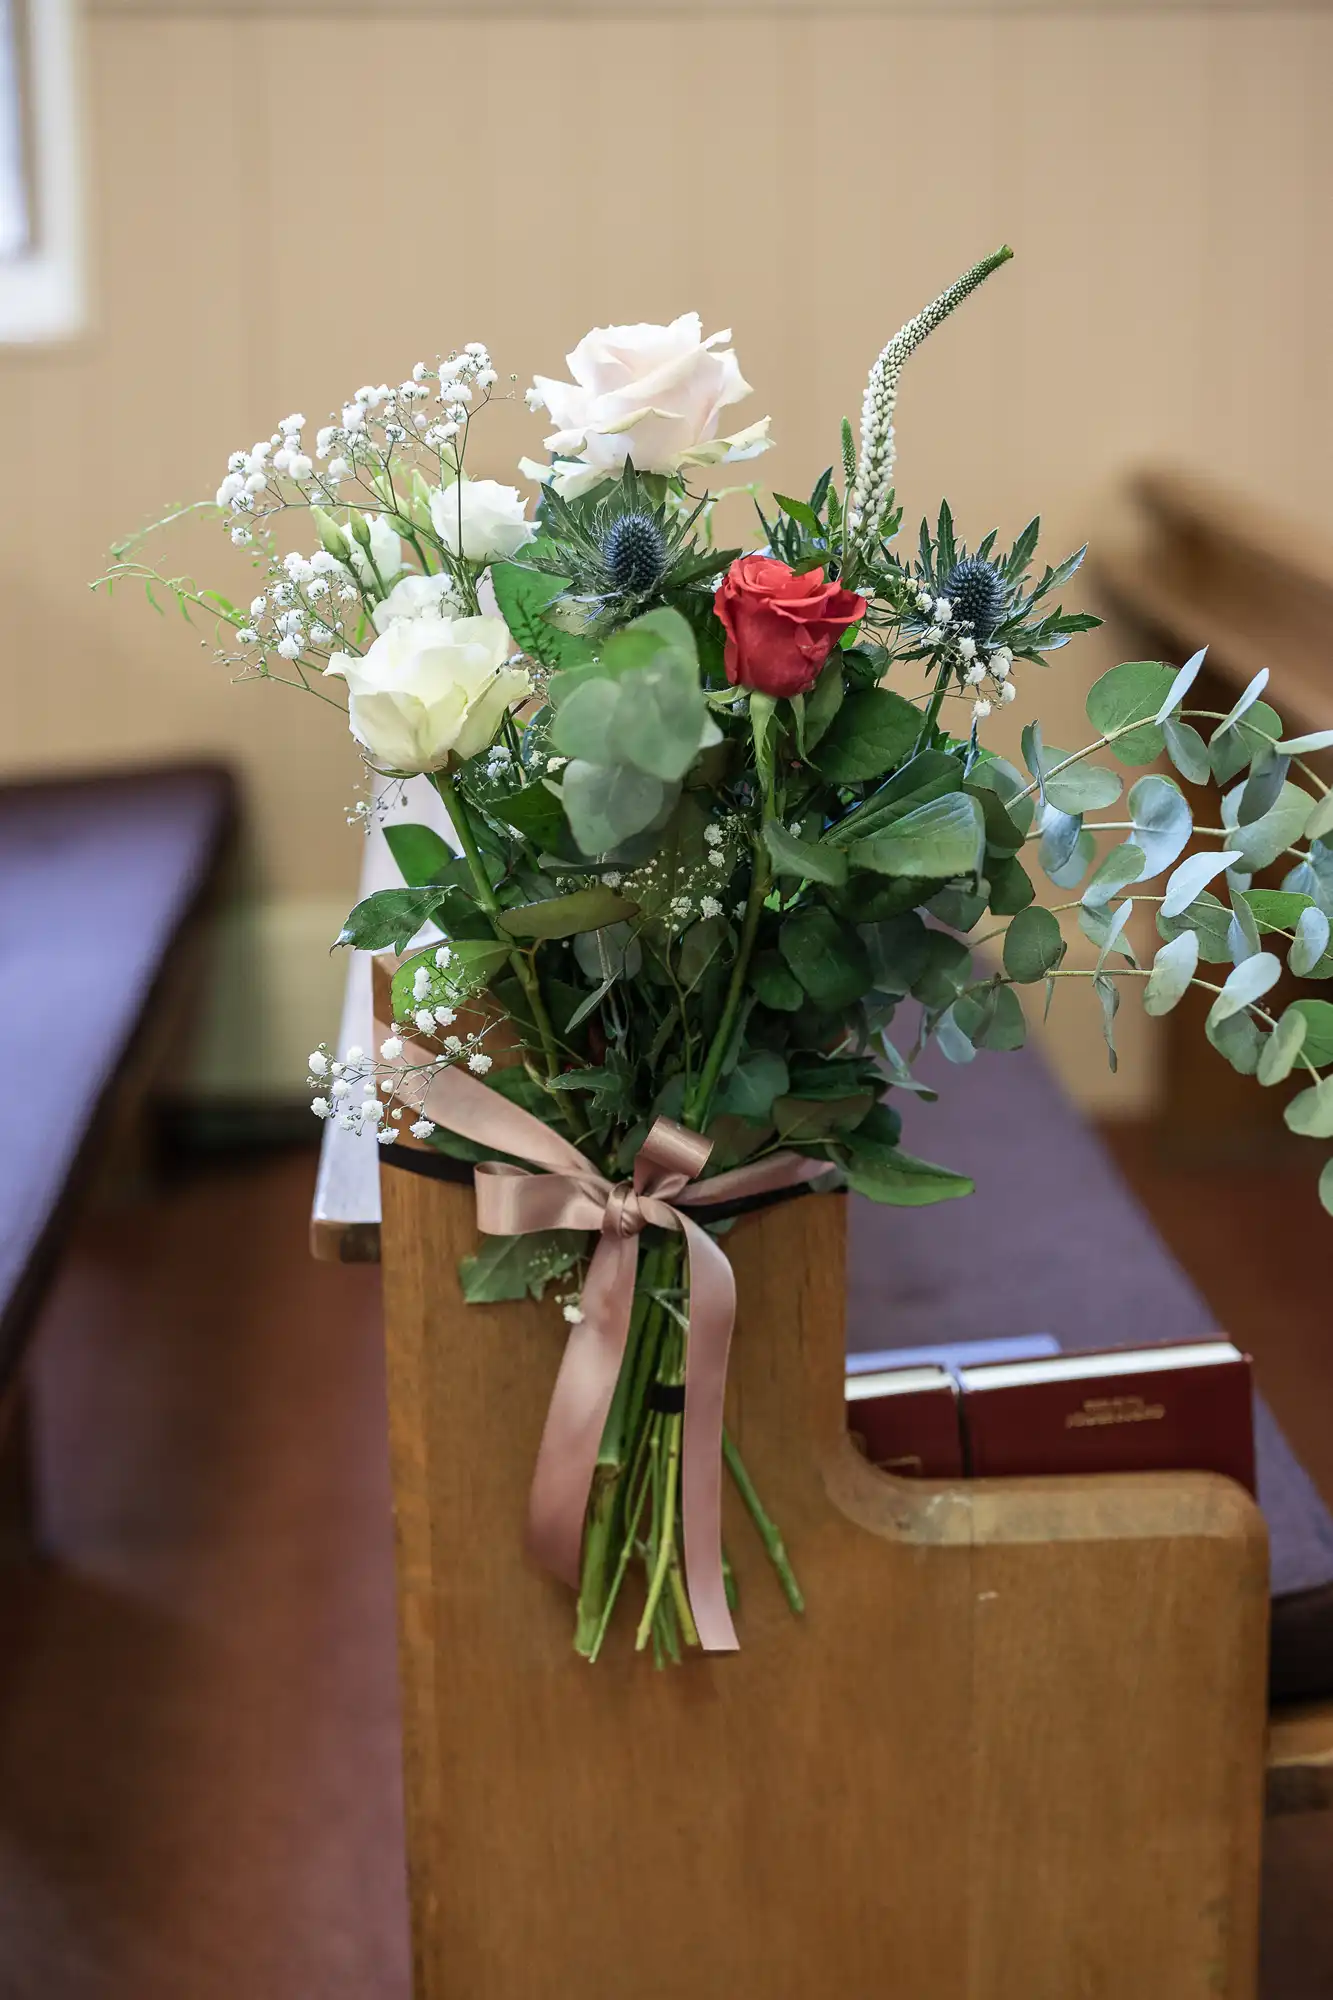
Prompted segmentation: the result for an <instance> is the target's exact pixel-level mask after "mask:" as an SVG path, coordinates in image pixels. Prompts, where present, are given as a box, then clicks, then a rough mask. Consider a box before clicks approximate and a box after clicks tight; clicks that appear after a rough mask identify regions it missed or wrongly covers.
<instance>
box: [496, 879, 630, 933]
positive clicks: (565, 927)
mask: <svg viewBox="0 0 1333 2000" xmlns="http://www.w3.org/2000/svg"><path fill="white" fill-rule="evenodd" d="M637 909H638V905H637V903H631V902H627V901H626V899H625V897H624V896H618V895H617V894H616V892H615V890H614V889H608V888H606V887H604V886H603V884H601V883H600V882H599V883H598V884H597V885H596V886H595V887H594V888H591V889H576V890H574V892H573V894H572V895H568V896H550V897H548V898H547V899H546V900H545V901H544V902H541V903H521V904H520V905H519V906H518V907H517V908H516V909H512V910H503V911H502V912H501V914H500V927H501V929H502V930H506V931H508V933H509V935H510V937H516V938H567V937H575V936H576V935H577V934H578V932H580V931H600V930H602V929H603V928H604V927H605V926H606V925H607V924H618V923H624V922H625V921H627V919H628V918H630V917H632V916H634V914H635V913H636V911H637Z"/></svg>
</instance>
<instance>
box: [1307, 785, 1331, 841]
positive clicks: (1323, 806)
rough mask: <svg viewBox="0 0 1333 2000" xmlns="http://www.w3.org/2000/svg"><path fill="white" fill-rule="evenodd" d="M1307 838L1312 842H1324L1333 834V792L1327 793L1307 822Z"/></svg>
mask: <svg viewBox="0 0 1333 2000" xmlns="http://www.w3.org/2000/svg"><path fill="white" fill-rule="evenodd" d="M1305 832H1306V836H1307V838H1308V839H1310V840H1322V839H1323V838H1324V837H1325V835H1326V834H1330V833H1333V792H1325V793H1324V796H1323V798H1322V799H1320V801H1319V803H1318V805H1317V806H1316V807H1315V809H1314V811H1313V812H1312V813H1311V814H1310V817H1309V819H1308V820H1306V822H1305Z"/></svg>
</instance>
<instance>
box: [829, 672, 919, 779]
mask: <svg viewBox="0 0 1333 2000" xmlns="http://www.w3.org/2000/svg"><path fill="white" fill-rule="evenodd" d="M920 734H921V717H920V715H919V713H918V712H917V710H916V709H915V708H914V707H913V706H912V704H911V702H910V701H905V700H904V699H903V697H902V696H901V695H900V694H893V693H891V692H890V690H889V689H888V688H879V687H874V688H856V689H854V690H853V691H852V692H851V693H850V694H848V695H847V696H846V697H845V699H844V700H843V702H842V703H841V705H840V706H839V708H838V710H837V713H836V714H835V715H834V716H833V718H832V720H831V721H830V723H829V726H828V728H827V730H826V732H825V734H824V736H823V738H822V740H821V742H820V744H819V751H818V755H817V756H812V758H811V761H812V763H814V764H815V765H816V766H817V768H818V769H819V770H820V771H821V772H822V773H823V775H824V776H825V777H826V778H829V779H831V780H832V782H833V783H834V784H837V785H849V784H858V783H861V782H863V781H864V780H865V779H867V778H878V777H879V776H880V775H881V774H882V773H883V772H885V771H891V770H893V769H894V768H895V766H897V765H899V764H901V763H903V762H904V761H905V760H906V759H907V758H908V757H910V756H911V754H912V751H913V749H914V747H915V745H916V740H917V738H918V737H919V736H920Z"/></svg>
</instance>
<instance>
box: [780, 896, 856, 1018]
mask: <svg viewBox="0 0 1333 2000" xmlns="http://www.w3.org/2000/svg"><path fill="white" fill-rule="evenodd" d="M778 949H779V951H780V952H781V953H782V956H783V958H784V959H785V960H786V962H787V964H788V966H789V967H790V968H791V970H792V971H793V972H794V973H795V974H796V977H797V978H798V979H799V980H800V982H801V985H802V986H803V987H804V988H805V991H806V992H807V993H808V994H809V995H810V998H811V999H812V1000H813V1001H814V1002H815V1005H816V1006H817V1007H818V1008H819V1009H820V1010H821V1012H823V1013H827V1014H834V1013H839V1012H841V1011H842V1009H843V1008H845V1007H850V1006H851V1005H852V1003H853V1002H854V1001H856V1000H859V999H860V998H861V995H862V994H863V993H865V992H867V991H868V990H869V987H870V984H871V975H870V958H869V955H868V953H867V951H866V948H865V945H864V944H863V943H862V941H861V938H860V937H859V936H858V934H857V932H856V931H854V930H853V929H852V928H851V927H850V926H849V925H846V924H840V923H839V922H838V919H837V918H836V917H835V916H834V915H833V914H832V912H831V911H829V910H818V909H816V910H800V911H798V912H797V914H796V915H795V916H792V917H788V918H787V919H786V921H785V922H784V924H783V926H782V929H781V931H780V932H779V934H778Z"/></svg>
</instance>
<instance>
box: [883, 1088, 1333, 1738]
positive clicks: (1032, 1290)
mask: <svg viewBox="0 0 1333 2000" xmlns="http://www.w3.org/2000/svg"><path fill="white" fill-rule="evenodd" d="M920 1074H921V1075H922V1077H923V1078H925V1079H926V1080H928V1081H929V1082H931V1083H932V1084H934V1085H935V1087H936V1088H937V1089H938V1090H939V1092H940V1096H939V1101H938V1102H937V1103H935V1104H923V1103H920V1102H919V1101H917V1100H914V1099H906V1098H899V1099H898V1100H897V1101H898V1102H899V1104H900V1106H901V1108H902V1110H903V1138H904V1144H905V1145H906V1146H907V1147H908V1149H909V1150H910V1151H912V1152H914V1153H919V1154H921V1155H922V1156H924V1157H925V1158H926V1159H930V1160H937V1161H939V1162H940V1164H941V1165H944V1166H949V1167H955V1168H957V1169H959V1170H960V1171H962V1172H965V1173H967V1174H970V1175H971V1176H972V1177H973V1179H974V1180H975V1181H976V1184H977V1191H976V1193H975V1194H974V1195H972V1196H970V1197H969V1198H967V1199H966V1200H962V1201H953V1202H944V1203H941V1204H940V1205H939V1206H938V1207H935V1208H915V1209H910V1208H909V1209H892V1208H879V1207H876V1206H875V1205H874V1204H872V1203H870V1202H867V1201H862V1200H859V1199H856V1198H853V1200H852V1203H851V1216H850V1223H851V1229H850V1238H851V1240H850V1247H849V1263H848V1315H847V1326H848V1336H847V1338H848V1346H849V1348H850V1349H851V1350H852V1351H853V1352H857V1351H860V1350H863V1349H868V1348H877V1347H916V1346H920V1345H923V1344H924V1343H926V1342H940V1341H949V1340H968V1339H979V1338H985V1337H987V1336H991V1335H999V1334H1018V1333H1051V1334H1054V1335H1055V1337H1056V1338H1057V1339H1058V1340H1059V1342H1060V1344H1061V1346H1062V1347H1066V1348H1078V1347H1114V1346H1128V1345H1131V1344H1132V1345H1135V1346H1139V1345H1143V1344H1146V1343H1149V1342H1156V1341H1172V1340H1189V1339H1192V1338H1195V1337H1198V1336H1200V1335H1207V1334H1212V1333H1216V1332H1217V1331H1218V1330H1219V1329H1218V1326H1217V1322H1216V1319H1215V1317H1214V1315H1213V1314H1212V1312H1211V1311H1210V1309H1209V1307H1208V1306H1207V1305H1206V1304H1205V1302H1204V1300H1203V1299H1202V1298H1201V1297H1200V1295H1199V1293H1198V1292H1197V1291H1196V1290H1195V1289H1194V1287H1193V1285H1192V1284H1191V1283H1190V1281H1189V1279H1188V1278H1187V1277H1186V1276H1185V1274H1184V1272H1183V1271H1182V1270H1181V1269H1180V1267H1179V1265H1178V1264H1176V1263H1175V1262H1174V1260H1173V1259H1172V1257H1171V1255H1170V1253H1169V1252H1168V1250H1167V1249H1166V1247H1165V1245H1164V1244H1163V1243H1162V1241H1161V1238H1160V1237H1159V1236H1158V1235H1157V1232H1156V1230H1155V1229H1154V1228H1153V1225H1152V1222H1151V1220H1150V1219H1149V1217H1148V1216H1147V1215H1146V1214H1145V1212H1144V1210H1143V1209H1142V1208H1141V1207H1140V1206H1139V1204H1138V1203H1137V1202H1136V1201H1135V1199H1134V1197H1133V1196H1132V1195H1131V1194H1130V1192H1129V1190H1128V1188H1127V1187H1126V1186H1125V1184H1124V1182H1123V1181H1122V1179H1121V1178H1120V1176H1119V1174H1118V1173H1117V1171H1116V1169H1115V1167H1114V1166H1113V1165H1112V1163H1111V1161H1110V1159H1109V1158H1108V1156H1107V1154H1106V1151H1105V1149H1104V1147H1103V1146H1102V1145H1101V1143H1100V1141H1099V1140H1098V1139H1097V1136H1096V1134H1095V1133H1094V1132H1093V1131H1092V1130H1091V1128H1090V1127H1089V1126H1088V1125H1087V1124H1086V1123H1085V1122H1084V1121H1083V1119H1082V1118H1081V1117H1080V1116H1079V1114H1078V1113H1077V1112H1076V1111H1075V1110H1074V1109H1073V1107H1072V1106H1071V1105H1070V1104H1069V1102H1068V1100H1067V1099H1066V1098H1065V1097H1064V1095H1063V1093H1062V1092H1061V1090H1060V1088H1059V1086H1058V1085H1057V1083H1056V1082H1055V1080H1054V1078H1053V1077H1052V1076H1051V1075H1050V1073H1049V1071H1047V1070H1046V1068H1045V1067H1044V1065H1043V1064H1042V1063H1041V1061H1040V1060H1039V1059H1038V1058H1037V1057H1036V1056H1035V1055H1034V1054H1033V1053H1032V1052H1031V1051H1030V1050H1024V1051H1023V1052H1021V1053H1020V1054H1016V1055H1010V1054H992V1055H979V1056H978V1057H977V1059H976V1061H975V1062H974V1063H972V1064H971V1066H970V1067H969V1068H968V1070H967V1071H966V1072H962V1071H959V1070H957V1069H954V1068H951V1066H950V1065H949V1064H948V1063H946V1062H944V1061H943V1060H942V1059H941V1058H940V1057H939V1055H938V1053H937V1052H936V1051H933V1050H932V1051H931V1052H930V1054H929V1055H928V1056H927V1058H926V1060H925V1062H924V1063H923V1064H922V1065H921V1068H920ZM1223 1330H1225V1329H1223ZM1255 1425H1256V1443H1257V1447H1258V1462H1259V1502H1260V1505H1261V1506H1262V1508H1263V1511H1264V1514H1265V1517H1266V1518H1267V1521H1268V1528H1269V1536H1270V1543H1271V1563H1272V1592H1273V1635H1272V1667H1271V1682H1272V1691H1273V1693H1274V1696H1275V1697H1277V1698H1281V1699H1293V1700H1294V1699H1313V1698H1314V1697H1315V1696H1318V1695H1323V1694H1328V1693H1333V1516H1330V1513H1329V1510H1328V1508H1327V1507H1326V1506H1325V1505H1324V1503H1323V1501H1322V1500H1321V1498H1320V1496H1319V1494H1318V1492H1317V1491H1316V1490H1315V1487H1314V1485H1313V1484H1312V1482H1311V1480H1310V1479H1309V1477H1308V1475H1307V1474H1306V1472H1305V1471H1304V1469H1303V1467H1302V1466H1301V1464H1300V1463H1299V1461H1298V1460H1297V1458H1296V1457H1295V1455H1294V1454H1293V1452H1292V1450H1291V1447H1290V1445H1289V1444H1288V1443H1287V1441H1286V1439H1285V1438H1284V1436H1283V1435H1282V1432H1281V1430H1280V1429H1279V1428H1278V1425H1277V1423H1276V1422H1275V1421H1274V1418H1273V1416H1272V1413H1271V1412H1270V1411H1269V1410H1268V1408H1267V1407H1266V1405H1265V1404H1264V1403H1263V1402H1262V1400H1260V1401H1259V1402H1258V1404H1257V1407H1256V1411H1255Z"/></svg>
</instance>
